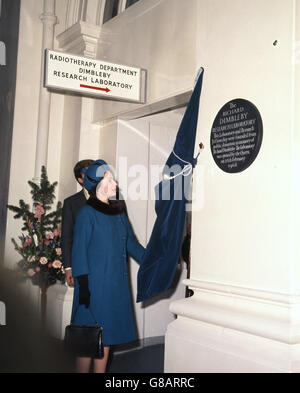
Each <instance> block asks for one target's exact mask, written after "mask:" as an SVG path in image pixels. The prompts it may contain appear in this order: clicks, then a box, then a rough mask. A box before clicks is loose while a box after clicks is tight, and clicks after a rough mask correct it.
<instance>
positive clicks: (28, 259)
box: [27, 255, 35, 262]
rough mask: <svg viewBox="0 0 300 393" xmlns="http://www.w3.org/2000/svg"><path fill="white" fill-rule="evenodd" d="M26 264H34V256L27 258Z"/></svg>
mask: <svg viewBox="0 0 300 393" xmlns="http://www.w3.org/2000/svg"><path fill="white" fill-rule="evenodd" d="M27 261H28V262H34V261H35V256H34V255H32V256H31V257H29V258H27Z"/></svg>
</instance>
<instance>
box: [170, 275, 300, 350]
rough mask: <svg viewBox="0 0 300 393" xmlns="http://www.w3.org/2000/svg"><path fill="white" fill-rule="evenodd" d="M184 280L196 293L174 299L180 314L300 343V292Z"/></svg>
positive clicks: (233, 328)
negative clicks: (289, 292) (292, 292)
mask: <svg viewBox="0 0 300 393" xmlns="http://www.w3.org/2000/svg"><path fill="white" fill-rule="evenodd" d="M183 283H184V284H185V285H187V286H188V287H189V288H190V289H192V290H193V291H194V295H193V296H192V297H189V298H186V299H182V300H178V301H175V302H173V303H171V305H170V310H171V311H172V312H173V313H174V314H177V315H178V318H181V317H184V318H188V319H192V320H197V321H202V322H205V323H208V324H211V325H215V326H220V327H223V328H227V329H232V330H236V331H239V332H244V333H248V334H253V335H257V336H260V337H264V338H268V339H270V340H275V341H279V342H282V343H286V344H299V343H300V295H298V294H287V293H279V292H274V291H266V290H260V289H254V288H245V287H239V286H232V285H227V284H224V283H215V282H206V281H198V280H184V281H183Z"/></svg>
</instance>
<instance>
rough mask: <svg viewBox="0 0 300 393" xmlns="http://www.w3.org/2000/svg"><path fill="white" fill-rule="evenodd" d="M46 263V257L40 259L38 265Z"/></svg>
mask: <svg viewBox="0 0 300 393" xmlns="http://www.w3.org/2000/svg"><path fill="white" fill-rule="evenodd" d="M47 262H48V259H47V258H46V257H42V258H41V259H40V263H41V264H42V265H46V264H47Z"/></svg>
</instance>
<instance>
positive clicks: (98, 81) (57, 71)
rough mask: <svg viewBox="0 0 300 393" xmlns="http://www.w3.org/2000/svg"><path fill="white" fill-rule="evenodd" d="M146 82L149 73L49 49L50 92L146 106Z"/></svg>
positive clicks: (46, 85) (46, 67) (46, 60)
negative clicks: (73, 93)
mask: <svg viewBox="0 0 300 393" xmlns="http://www.w3.org/2000/svg"><path fill="white" fill-rule="evenodd" d="M145 82H146V71H145V70H143V69H141V68H136V67H131V66H126V65H120V64H115V63H110V62H107V61H102V60H96V59H91V58H88V57H83V56H77V55H72V54H70V53H63V52H59V51H54V50H50V49H46V53H45V83H44V86H45V87H47V88H50V89H58V90H68V91H73V92H76V93H79V94H81V95H93V96H98V97H99V98H108V99H113V100H119V101H129V102H137V103H144V101H145V100H144V98H145V97H144V95H145Z"/></svg>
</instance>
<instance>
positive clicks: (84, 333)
mask: <svg viewBox="0 0 300 393" xmlns="http://www.w3.org/2000/svg"><path fill="white" fill-rule="evenodd" d="M77 309H78V308H77ZM89 311H90V313H91V315H92V317H93V319H94V321H95V323H96V326H85V325H81V326H80V325H73V320H74V318H75V315H76V313H77V310H76V312H75V313H74V317H73V319H72V321H71V324H70V325H68V326H66V328H65V340H64V341H65V343H66V344H67V346H68V347H69V348H70V350H71V351H73V352H74V354H75V355H76V356H80V357H88V358H94V359H101V358H103V356H104V350H103V341H102V334H103V328H102V326H99V325H98V323H97V321H96V319H95V317H94V315H93V313H92V311H91V310H90V309H89Z"/></svg>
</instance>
